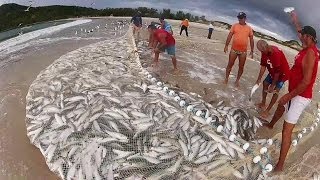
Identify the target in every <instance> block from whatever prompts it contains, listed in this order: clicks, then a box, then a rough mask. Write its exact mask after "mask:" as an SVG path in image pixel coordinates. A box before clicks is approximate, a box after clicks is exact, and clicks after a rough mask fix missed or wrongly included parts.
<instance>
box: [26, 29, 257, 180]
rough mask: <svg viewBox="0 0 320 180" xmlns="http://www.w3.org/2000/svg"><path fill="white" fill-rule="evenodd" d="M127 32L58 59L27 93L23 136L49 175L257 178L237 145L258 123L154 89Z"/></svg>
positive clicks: (236, 110) (242, 113)
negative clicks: (143, 72)
mask: <svg viewBox="0 0 320 180" xmlns="http://www.w3.org/2000/svg"><path fill="white" fill-rule="evenodd" d="M120 24H121V23H120ZM130 33H132V32H131V31H129V32H128V34H127V35H126V36H125V37H124V38H121V39H116V40H108V41H105V42H100V43H97V44H94V45H90V46H87V47H84V48H81V49H79V50H76V51H73V52H71V53H68V54H66V55H64V56H62V57H61V58H60V59H58V60H56V61H55V62H54V63H53V64H52V65H50V66H49V67H48V68H46V69H45V70H43V71H42V72H41V73H40V74H39V75H38V77H37V79H36V80H35V81H34V82H33V83H32V85H31V86H30V89H29V92H28V95H27V108H26V114H27V115H26V125H27V131H28V132H27V135H28V137H29V138H30V140H31V143H33V144H34V145H36V146H37V147H38V148H39V149H40V151H41V153H42V154H43V156H44V157H45V159H46V162H47V164H48V166H49V168H50V169H51V170H52V171H54V172H56V173H57V174H58V175H59V176H60V177H61V178H62V179H68V180H69V179H95V180H97V179H108V180H109V179H124V178H127V179H134V178H138V179H143V178H147V179H161V178H162V179H181V178H183V177H184V178H187V179H190V178H192V177H194V176H193V174H192V173H195V174H196V176H197V177H199V178H200V179H201V178H203V177H220V178H224V177H236V178H242V179H252V178H256V177H258V175H259V174H260V173H261V169H260V167H257V165H254V164H253V163H252V159H251V157H249V156H247V155H246V153H245V150H244V149H243V148H242V147H241V144H240V142H245V140H243V139H247V140H251V139H252V138H253V137H254V134H255V132H256V130H257V128H259V127H260V126H261V122H259V121H258V119H256V118H254V117H249V115H248V113H247V112H245V111H243V110H241V109H239V108H232V107H227V106H224V103H223V102H220V103H218V104H217V106H216V107H213V105H211V104H208V103H206V102H204V101H203V100H201V99H199V97H198V96H192V95H189V94H186V93H183V92H170V91H169V92H168V91H167V89H166V88H162V87H161V86H162V83H161V84H159V85H160V86H159V85H155V84H154V83H152V81H151V80H150V79H148V78H147V77H145V74H142V73H141V69H139V67H141V64H137V63H138V62H136V61H135V60H134V59H135V58H133V55H132V54H131V53H132V52H134V51H133V49H132V47H131V45H130V42H131V41H130V37H131V36H132V35H131V34H130ZM111 54H113V55H111ZM128 57H131V58H128ZM171 95H176V96H178V97H179V99H180V103H177V102H175V100H174V98H173V97H172V96H171ZM181 107H187V108H186V109H182V108H181ZM218 126H222V127H223V131H221V132H219V133H217V132H216V131H215V130H214V129H215V128H216V127H218ZM230 135H236V136H235V137H237V139H238V140H239V141H235V140H234V139H230V138H229V136H230ZM235 137H234V138H235ZM252 148H254V147H252ZM228 169H232V171H230V172H229V173H220V172H227V171H228Z"/></svg>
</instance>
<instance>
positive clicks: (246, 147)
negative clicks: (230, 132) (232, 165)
mask: <svg viewBox="0 0 320 180" xmlns="http://www.w3.org/2000/svg"><path fill="white" fill-rule="evenodd" d="M249 147H250V144H249V143H244V145H243V146H242V149H243V150H245V151H246V150H247V149H248V148H249Z"/></svg>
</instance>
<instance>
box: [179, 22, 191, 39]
mask: <svg viewBox="0 0 320 180" xmlns="http://www.w3.org/2000/svg"><path fill="white" fill-rule="evenodd" d="M188 27H189V20H188V19H185V20H183V21H182V22H181V30H180V36H181V34H182V31H183V30H185V31H186V35H187V37H189V35H188Z"/></svg>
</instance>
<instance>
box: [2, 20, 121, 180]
mask: <svg viewBox="0 0 320 180" xmlns="http://www.w3.org/2000/svg"><path fill="white" fill-rule="evenodd" d="M85 26H91V27H92V28H94V27H95V26H94V25H92V24H91V25H90V24H89V25H88V24H86V25H85ZM78 29H79V28H78ZM73 33H74V32H73ZM53 36H59V35H58V34H54V35H53ZM60 36H64V35H62V34H61V35H60ZM86 36H88V37H89V35H86ZM92 36H94V35H92ZM115 37H119V35H116V36H109V37H107V38H115ZM99 41H101V39H82V40H81V39H78V40H74V39H73V40H60V41H57V42H53V43H50V44H47V45H44V46H41V47H36V48H35V47H28V48H25V49H23V50H21V51H19V52H17V53H15V54H12V55H11V54H10V55H8V56H7V57H6V58H0V61H5V60H7V58H10V57H11V59H10V61H9V62H8V63H6V64H5V65H4V66H2V68H1V69H0V98H1V104H0V179H1V180H2V179H3V180H4V179H5V180H11V179H19V180H20V179H28V180H29V179H30V180H43V179H46V180H56V179H59V178H58V177H57V176H56V175H55V174H54V173H53V172H51V171H50V170H49V168H48V166H47V165H46V163H45V160H44V157H43V156H42V154H41V153H40V151H39V149H38V148H36V147H35V146H34V145H32V144H30V140H29V138H28V137H27V135H26V133H27V131H26V124H25V97H26V95H27V92H28V89H29V86H30V84H31V83H32V82H33V80H34V79H35V78H36V76H37V75H38V74H39V73H40V71H42V70H43V69H45V68H46V67H47V66H49V65H50V64H51V63H52V62H53V61H54V60H56V59H58V58H59V57H60V56H62V55H64V54H66V53H68V52H70V51H73V50H76V49H78V48H80V47H83V46H86V45H89V44H92V43H95V42H99Z"/></svg>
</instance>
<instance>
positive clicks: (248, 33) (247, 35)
mask: <svg viewBox="0 0 320 180" xmlns="http://www.w3.org/2000/svg"><path fill="white" fill-rule="evenodd" d="M237 17H238V20H239V23H237V24H234V25H233V26H232V27H231V29H230V33H229V35H228V38H227V41H226V45H225V47H224V52H225V53H227V52H228V46H229V43H230V41H231V39H232V37H233V41H232V46H231V50H230V54H229V62H228V66H227V68H226V79H225V82H224V83H225V84H228V81H229V75H230V72H231V70H232V67H233V65H234V62H235V60H236V59H237V58H238V59H239V70H238V75H237V79H236V81H235V85H236V87H239V85H240V84H239V81H240V77H241V76H242V73H243V69H244V65H245V62H246V59H247V47H248V39H250V46H251V51H250V55H251V58H253V48H254V41H253V31H252V28H251V27H250V26H249V25H247V24H246V17H247V15H246V14H245V13H244V12H240V13H239V14H238V16H237Z"/></svg>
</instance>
